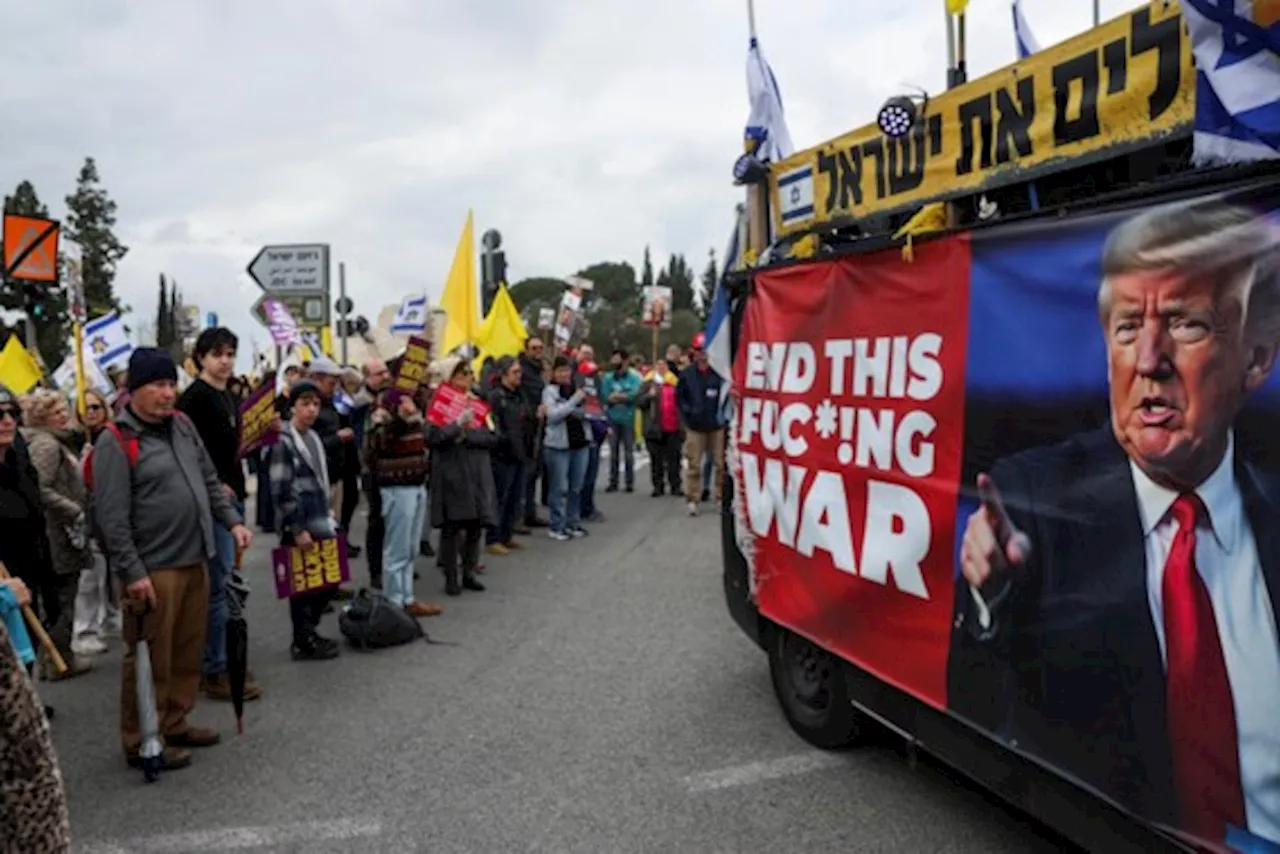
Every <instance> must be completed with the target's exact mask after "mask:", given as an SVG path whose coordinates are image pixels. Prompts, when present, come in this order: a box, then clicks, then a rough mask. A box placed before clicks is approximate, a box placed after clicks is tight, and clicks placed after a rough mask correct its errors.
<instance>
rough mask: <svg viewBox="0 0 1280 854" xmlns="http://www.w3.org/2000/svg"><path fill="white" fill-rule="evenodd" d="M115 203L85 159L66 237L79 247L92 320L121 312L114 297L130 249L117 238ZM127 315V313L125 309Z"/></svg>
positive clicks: (70, 207)
mask: <svg viewBox="0 0 1280 854" xmlns="http://www.w3.org/2000/svg"><path fill="white" fill-rule="evenodd" d="M115 225H116V203H115V202H114V201H112V199H111V197H110V196H108V195H107V191H106V190H105V189H104V188H103V187H102V185H101V179H100V178H99V176H98V166H97V164H96V163H94V161H93V158H92V157H86V158H85V159H84V165H83V166H81V167H80V174H79V176H78V177H77V178H76V189H75V192H73V193H72V194H71V195H69V196H67V221H66V225H65V230H64V234H65V236H66V237H67V238H68V239H69V240H73V241H75V242H76V243H77V244H79V246H80V253H81V255H80V257H81V264H82V269H83V277H84V295H85V303H86V305H87V307H88V311H89V317H90V318H94V317H98V316H100V315H103V314H106V313H107V312H109V311H111V310H113V309H121V305H120V300H119V299H118V298H117V297H116V293H115V278H116V266H117V265H118V264H119V263H120V260H121V259H122V258H124V256H125V255H126V254H127V253H128V251H129V247H127V246H125V245H124V244H123V243H121V242H120V241H119V239H118V238H117V237H116V235H115V231H114V228H115ZM123 310H125V311H127V309H123Z"/></svg>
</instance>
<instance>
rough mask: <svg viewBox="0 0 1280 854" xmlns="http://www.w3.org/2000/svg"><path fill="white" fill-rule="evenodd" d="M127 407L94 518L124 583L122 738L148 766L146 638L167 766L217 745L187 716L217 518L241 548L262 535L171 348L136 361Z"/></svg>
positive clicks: (93, 461) (97, 463)
mask: <svg viewBox="0 0 1280 854" xmlns="http://www.w3.org/2000/svg"><path fill="white" fill-rule="evenodd" d="M128 376H129V393H130V397H129V403H128V405H127V406H126V407H125V409H124V411H123V412H121V413H120V415H119V416H118V417H117V418H116V422H115V423H116V427H117V429H116V430H114V431H113V430H103V431H102V433H101V434H100V435H99V436H98V439H97V441H96V442H95V443H94V447H93V452H92V454H91V456H90V464H89V465H90V474H91V477H90V479H91V480H92V483H93V515H94V523H95V525H96V527H97V529H98V531H99V533H100V535H101V537H102V540H103V545H104V547H105V550H106V554H107V565H108V566H109V567H111V571H112V572H114V573H116V574H117V575H118V576H119V578H120V581H121V583H122V584H123V586H124V588H125V594H124V597H123V602H122V609H121V610H122V611H124V614H125V617H124V641H125V656H124V668H123V684H122V685H121V696H120V700H121V703H120V705H121V722H120V736H121V742H122V746H123V748H124V752H125V757H126V759H127V760H128V761H129V763H130V764H134V765H136V764H139V763H140V760H139V758H138V748H139V747H140V746H141V744H142V735H141V732H140V728H139V718H138V692H137V686H136V681H137V665H136V656H137V644H138V640H139V639H140V638H144V637H145V638H146V639H147V641H148V642H149V647H150V653H151V670H152V679H153V681H154V683H155V697H156V708H157V710H158V711H159V713H160V715H161V720H160V734H161V736H162V738H163V739H164V744H165V750H164V754H163V762H164V766H165V768H167V769H173V768H183V767H186V766H187V765H189V764H190V762H191V754H190V752H189V751H188V750H187V748H191V747H208V746H210V745H213V744H217V743H218V741H219V737H218V733H217V732H216V731H214V730H208V729H200V728H197V727H194V726H191V725H190V724H189V723H188V722H187V713H188V711H189V710H190V709H191V708H193V707H194V706H195V703H196V697H197V695H198V693H199V687H200V676H201V666H200V665H201V659H202V657H203V654H204V642H205V633H206V629H207V625H208V618H209V574H208V569H207V566H208V564H209V563H210V562H211V561H213V560H216V559H217V541H216V540H215V538H214V533H213V530H214V524H215V522H216V524H220V525H221V526H223V527H225V528H227V529H228V530H229V531H230V532H231V536H232V538H233V539H234V541H235V545H236V547H237V548H240V549H247V548H248V547H249V545H250V543H251V542H252V540H253V536H252V534H250V533H249V529H248V528H246V527H245V525H244V519H243V517H242V516H241V515H240V513H238V512H237V511H236V508H235V504H234V503H233V502H232V500H231V498H230V497H229V496H228V495H227V490H226V489H225V488H224V487H223V484H222V481H221V480H220V479H219V477H218V471H217V469H216V468H214V465H213V461H212V460H211V459H210V457H209V454H208V452H207V451H206V450H205V446H204V442H203V441H201V439H200V434H199V432H198V431H197V430H196V427H195V425H194V424H192V423H191V420H190V419H189V418H187V417H186V416H185V415H183V414H182V413H180V412H176V411H175V409H174V404H175V403H176V401H177V397H178V382H177V380H178V369H177V366H176V365H174V363H173V358H172V357H171V356H170V355H169V354H168V353H166V352H164V351H163V350H159V349H155V348H149V347H147V348H139V349H137V350H135V351H134V353H133V356H132V357H131V358H130V359H129V374H128Z"/></svg>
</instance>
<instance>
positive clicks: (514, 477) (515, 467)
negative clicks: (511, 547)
mask: <svg viewBox="0 0 1280 854" xmlns="http://www.w3.org/2000/svg"><path fill="white" fill-rule="evenodd" d="M493 491H494V496H495V498H496V499H497V507H496V508H495V509H496V510H497V511H498V512H497V514H496V515H497V517H498V524H496V525H493V526H492V527H490V528H489V530H488V531H487V532H486V533H485V542H486V543H487V544H488V545H491V546H492V545H495V544H498V543H509V542H511V538H512V537H513V536H515V528H516V514H517V513H519V512H520V505H521V504H522V503H523V502H524V463H522V462H520V461H519V460H500V459H498V458H496V457H495V458H494V460H493Z"/></svg>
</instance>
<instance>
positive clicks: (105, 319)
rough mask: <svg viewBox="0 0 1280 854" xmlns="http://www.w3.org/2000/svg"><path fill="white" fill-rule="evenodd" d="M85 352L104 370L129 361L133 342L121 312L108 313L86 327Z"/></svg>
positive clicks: (91, 321)
mask: <svg viewBox="0 0 1280 854" xmlns="http://www.w3.org/2000/svg"><path fill="white" fill-rule="evenodd" d="M82 334H83V335H84V347H85V352H86V353H88V354H89V355H90V356H91V357H93V360H94V361H95V362H97V363H98V367H99V368H101V369H102V370H104V371H105V370H106V369H107V368H109V367H111V366H113V365H121V364H124V363H127V362H128V361H129V357H130V356H132V355H133V342H132V341H130V340H129V333H128V331H127V330H126V329H125V328H124V321H123V320H122V319H121V318H120V314H119V312H115V311H112V312H108V313H107V314H104V315H102V317H99V318H97V319H96V320H90V321H89V322H88V323H86V324H85V325H84V329H83V332H82Z"/></svg>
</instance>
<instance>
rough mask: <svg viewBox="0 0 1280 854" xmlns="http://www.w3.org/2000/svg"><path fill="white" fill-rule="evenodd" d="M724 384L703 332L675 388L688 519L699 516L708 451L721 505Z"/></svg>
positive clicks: (716, 496)
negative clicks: (682, 428) (710, 358)
mask: <svg viewBox="0 0 1280 854" xmlns="http://www.w3.org/2000/svg"><path fill="white" fill-rule="evenodd" d="M723 385H724V380H723V379H722V378H721V377H720V375H719V374H718V373H716V372H715V371H713V370H712V369H711V365H710V364H709V363H708V361H707V350H706V345H705V339H704V336H703V334H702V333H701V332H699V333H698V335H697V336H696V337H695V338H694V339H693V362H692V364H690V365H689V366H688V367H687V368H685V369H684V370H682V371H681V372H680V380H679V382H678V383H677V384H676V403H677V404H678V405H679V407H680V417H681V418H683V419H684V425H685V440H684V459H685V479H684V497H685V501H687V502H688V506H689V515H690V516H696V515H698V503H699V501H700V500H701V498H702V465H701V463H702V457H703V455H704V454H706V453H707V452H708V451H710V453H711V458H712V459H713V460H714V461H715V462H714V473H713V477H714V481H713V483H712V488H713V491H714V496H715V502H716V503H717V504H719V503H720V500H721V491H722V489H723V487H724V421H723V419H722V418H721V417H720V412H721V394H722V387H723Z"/></svg>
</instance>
